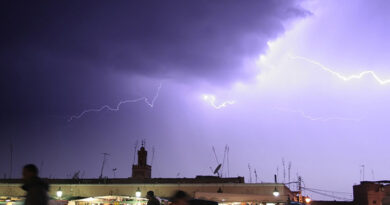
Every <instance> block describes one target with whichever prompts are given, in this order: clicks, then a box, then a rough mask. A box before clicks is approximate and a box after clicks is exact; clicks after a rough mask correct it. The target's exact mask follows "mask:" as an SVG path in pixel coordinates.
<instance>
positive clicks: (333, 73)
mask: <svg viewBox="0 0 390 205" xmlns="http://www.w3.org/2000/svg"><path fill="white" fill-rule="evenodd" d="M289 57H290V58H292V59H294V60H296V59H299V60H303V61H306V62H308V63H311V64H314V65H316V66H318V67H320V68H321V69H322V70H324V71H327V72H329V73H330V74H332V75H334V76H336V77H338V78H339V79H341V80H343V81H350V80H353V79H361V78H363V77H364V76H366V75H371V76H372V77H373V78H374V79H375V80H376V81H377V82H378V83H379V84H381V85H386V84H389V83H390V79H382V78H380V77H379V76H378V75H377V74H376V73H375V72H374V71H372V70H366V71H363V72H361V73H359V74H355V75H350V76H345V75H342V74H341V73H339V72H336V71H334V70H332V69H330V68H328V67H326V66H324V65H323V64H321V63H319V62H317V61H315V60H311V59H308V58H305V57H301V56H291V55H290V56H289Z"/></svg>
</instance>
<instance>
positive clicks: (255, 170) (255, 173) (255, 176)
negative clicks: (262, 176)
mask: <svg viewBox="0 0 390 205" xmlns="http://www.w3.org/2000/svg"><path fill="white" fill-rule="evenodd" d="M253 172H254V173H255V179H256V181H255V182H256V183H257V172H256V169H255V171H253Z"/></svg>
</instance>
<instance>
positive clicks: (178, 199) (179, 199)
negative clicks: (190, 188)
mask: <svg viewBox="0 0 390 205" xmlns="http://www.w3.org/2000/svg"><path fill="white" fill-rule="evenodd" d="M171 201H172V205H190V203H189V201H190V196H189V195H188V194H187V193H185V192H184V191H180V190H179V191H177V192H176V193H175V194H174V195H173V196H172V198H171Z"/></svg>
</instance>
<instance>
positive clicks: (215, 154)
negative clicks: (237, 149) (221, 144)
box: [213, 146, 220, 164]
mask: <svg viewBox="0 0 390 205" xmlns="http://www.w3.org/2000/svg"><path fill="white" fill-rule="evenodd" d="M213 152H214V157H215V161H217V164H220V163H219V160H218V157H217V153H216V152H215V148H214V146H213Z"/></svg>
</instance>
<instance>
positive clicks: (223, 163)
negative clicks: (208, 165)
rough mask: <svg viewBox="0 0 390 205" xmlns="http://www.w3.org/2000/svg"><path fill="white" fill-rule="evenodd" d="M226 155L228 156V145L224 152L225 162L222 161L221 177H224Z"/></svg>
mask: <svg viewBox="0 0 390 205" xmlns="http://www.w3.org/2000/svg"><path fill="white" fill-rule="evenodd" d="M226 154H227V145H225V150H224V152H223V161H222V170H221V176H222V175H223V168H224V167H225V161H226Z"/></svg>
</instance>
